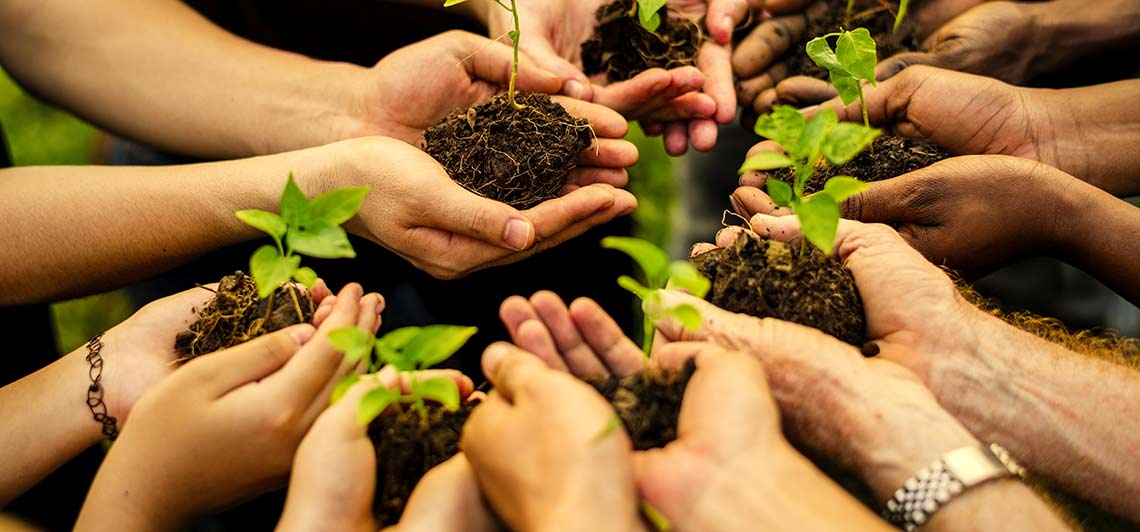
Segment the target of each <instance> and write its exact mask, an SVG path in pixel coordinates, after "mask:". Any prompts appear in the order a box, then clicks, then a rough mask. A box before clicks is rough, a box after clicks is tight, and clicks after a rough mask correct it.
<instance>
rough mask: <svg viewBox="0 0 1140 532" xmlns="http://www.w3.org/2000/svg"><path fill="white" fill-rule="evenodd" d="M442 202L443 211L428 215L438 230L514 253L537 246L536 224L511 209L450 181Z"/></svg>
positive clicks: (442, 191)
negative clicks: (535, 243)
mask: <svg viewBox="0 0 1140 532" xmlns="http://www.w3.org/2000/svg"><path fill="white" fill-rule="evenodd" d="M438 198H439V202H440V203H441V208H439V209H433V210H432V212H430V213H427V215H428V216H429V217H430V218H431V219H432V220H431V221H432V224H431V225H433V226H434V227H437V228H439V229H443V230H445V231H450V232H452V233H456V234H459V235H463V236H467V237H470V238H474V239H476V240H479V241H481V242H485V243H487V244H490V245H492V246H496V247H500V248H505V249H510V250H513V251H522V250H524V249H527V248H529V247H530V246H531V245H533V244H534V238H535V236H534V235H535V231H534V224H533V223H531V221H530V220H528V219H527V218H526V217H525V216H523V215H522V213H521V212H519V211H518V210H517V209H515V208H514V207H511V206H510V205H507V204H505V203H501V202H498V201H495V200H491V199H487V198H484V197H482V196H479V195H477V194H475V193H473V192H471V191H469V190H467V189H465V188H463V187H462V186H460V185H459V184H458V183H456V182H454V181H451V180H450V179H448V180H447V182H446V184H445V185H444V188H443V190H441V191H440V192H439V197H438Z"/></svg>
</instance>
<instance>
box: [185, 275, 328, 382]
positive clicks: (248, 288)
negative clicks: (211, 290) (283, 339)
mask: <svg viewBox="0 0 1140 532" xmlns="http://www.w3.org/2000/svg"><path fill="white" fill-rule="evenodd" d="M203 290H206V289H205V288H203ZM314 310H315V308H314V305H313V300H312V298H310V297H309V295H308V293H305V292H303V291H301V290H298V289H296V288H295V287H292V285H287V286H282V287H280V288H278V289H277V290H276V291H274V292H273V293H272V294H270V296H269V297H267V298H265V299H259V298H258V297H257V285H256V284H255V283H254V282H253V278H252V277H250V276H248V275H246V274H244V273H242V272H240V271H239V272H235V273H234V274H233V275H227V276H225V277H223V278H222V280H221V281H220V282H219V283H218V289H217V291H215V295H214V298H213V299H211V300H210V301H209V302H208V303H206V305H205V306H204V307H202V308H201V309H198V310H197V311H196V314H197V315H198V320H197V321H195V322H194V323H192V324H191V325H190V328H189V329H187V330H185V331H182V332H180V333H178V336H177V337H175V341H174V352H175V353H176V354H177V355H178V357H179V360H181V361H185V360H190V359H192V358H194V357H197V356H201V355H205V354H208V353H213V352H215V351H221V350H222V349H227V348H230V347H233V346H235V345H238V344H242V343H245V342H248V341H250V340H252V339H254V338H257V337H258V336H261V335H263V334H267V333H271V332H273V331H276V330H279V329H284V328H285V327H288V326H290V325H296V324H298V323H308V322H310V321H312V319H313V311H314Z"/></svg>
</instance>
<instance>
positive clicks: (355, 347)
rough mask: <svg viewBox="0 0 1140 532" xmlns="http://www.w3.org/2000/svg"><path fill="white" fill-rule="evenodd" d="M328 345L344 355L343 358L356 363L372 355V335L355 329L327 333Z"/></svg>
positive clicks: (346, 328) (344, 328) (345, 328)
mask: <svg viewBox="0 0 1140 532" xmlns="http://www.w3.org/2000/svg"><path fill="white" fill-rule="evenodd" d="M328 339H329V344H330V345H332V346H333V349H336V350H337V351H340V352H341V353H344V358H345V359H347V360H348V361H349V362H352V363H356V362H360V361H361V360H364V359H365V357H367V356H368V355H369V354H370V353H372V335H371V334H368V333H367V332H365V331H362V330H360V329H357V328H356V327H342V328H340V329H336V330H334V331H331V332H329V336H328Z"/></svg>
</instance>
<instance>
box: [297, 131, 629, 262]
mask: <svg viewBox="0 0 1140 532" xmlns="http://www.w3.org/2000/svg"><path fill="white" fill-rule="evenodd" d="M614 118H615V121H612V122H611V121H600V122H595V123H594V124H593V125H594V131H595V132H596V134H597V135H599V136H615V137H616V136H619V135H620V134H621V133H624V131H625V122H623V121H621V119H620V118H618V117H616V116H615V117H614ZM325 149H328V150H333V151H334V152H335V154H334V155H333V157H334V158H336V159H337V160H338V161H340V163H339V168H338V170H337V171H336V172H333V173H332V174H331V175H318V176H310V177H309V178H312V179H315V180H314V181H311V182H308V183H307V184H304V183H303V184H302V188H303V189H304V190H306V191H309V190H310V189H312V190H315V191H321V190H326V189H331V188H336V187H339V186H359V185H361V184H369V185H370V186H372V191H371V193H369V194H368V197H366V198H365V199H364V204H363V205H362V206H361V209H360V212H359V213H358V214H357V216H356V217H355V218H353V219H352V220H350V221H349V222H348V223H347V224H346V226H345V227H346V228H347V229H348V230H349V231H350V232H353V233H355V234H357V235H360V236H363V237H365V238H368V239H369V240H372V241H373V242H376V243H378V244H380V245H381V246H384V247H385V248H388V249H390V250H392V251H393V252H395V253H396V254H398V255H400V256H401V257H403V258H404V259H406V260H408V261H409V262H411V263H412V264H413V265H415V266H416V267H417V268H419V269H421V270H424V271H425V272H427V273H429V274H431V275H433V276H435V277H438V278H441V279H454V278H458V277H462V276H463V275H466V274H468V273H471V272H473V271H476V270H480V269H484V268H489V267H492V266H497V265H501V264H508V263H511V262H516V261H519V260H522V259H524V258H526V257H528V256H530V255H533V254H535V253H538V252H540V251H542V250H544V249H548V248H550V247H553V246H556V245H558V244H560V243H562V242H564V241H566V240H569V239H570V238H573V237H575V236H578V235H580V234H582V233H583V232H585V231H586V230H588V229H590V228H591V227H594V226H596V225H599V224H602V223H605V222H608V221H610V220H612V219H614V218H616V217H618V216H622V215H624V214H628V213H630V212H632V211H633V209H634V208H636V207H637V200H636V199H635V198H634V197H633V195H631V194H630V193H629V192H626V191H624V190H620V189H616V188H614V187H613V185H612V184H611V183H608V182H604V181H602V180H603V179H604V176H599V175H598V174H586V173H581V174H578V177H577V179H578V182H577V185H574V186H571V187H569V189H568V192H567V193H566V194H565V195H564V196H562V197H560V198H557V199H554V200H551V201H547V202H545V203H542V204H540V205H538V206H536V207H534V208H531V209H528V210H526V211H518V210H516V209H514V208H512V207H510V206H508V205H506V204H503V203H499V202H497V201H493V200H489V199H486V198H483V197H481V196H477V195H475V194H474V193H472V192H469V191H467V190H466V189H464V188H463V187H461V186H459V185H458V184H456V183H455V182H454V181H452V180H451V178H450V177H448V175H447V172H446V171H444V169H443V167H441V166H440V165H439V164H438V163H437V162H436V161H435V160H434V159H432V158H431V157H429V156H428V155H427V154H425V153H424V152H422V151H420V150H418V149H416V148H414V147H412V146H410V145H408V144H406V143H404V142H401V141H397V140H394V139H387V138H384V137H370V138H364V139H354V140H349V141H344V142H340V143H337V144H334V145H330V146H328V147H327V148H325ZM590 153H591V152H587V153H585V154H583V157H592V155H590ZM602 153H603V154H604V153H605V150H602ZM298 177H299V178H301V179H309V178H305V177H301V176H300V175H298ZM612 177H613V179H611V181H613V182H617V183H619V184H624V180H625V173H624V171H622V172H621V173H620V174H617V175H615V176H612Z"/></svg>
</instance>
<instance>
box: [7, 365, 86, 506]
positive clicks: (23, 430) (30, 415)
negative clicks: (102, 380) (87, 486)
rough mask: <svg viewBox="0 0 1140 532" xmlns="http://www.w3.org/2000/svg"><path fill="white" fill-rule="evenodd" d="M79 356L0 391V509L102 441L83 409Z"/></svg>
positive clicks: (83, 377)
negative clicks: (1, 459)
mask: <svg viewBox="0 0 1140 532" xmlns="http://www.w3.org/2000/svg"><path fill="white" fill-rule="evenodd" d="M85 356H86V349H85V348H80V349H78V350H76V351H75V352H73V353H71V354H70V355H67V356H65V357H63V358H61V359H59V360H58V361H56V362H55V363H53V364H52V365H50V366H48V367H46V368H44V369H41V370H40V371H37V372H36V373H33V374H32V375H29V376H27V377H25V378H23V379H20V380H19V381H16V382H14V383H12V384H9V385H8V386H5V387H4V388H0V405H3V407H2V408H0V426H3V427H4V431H3V432H2V433H0V452H2V454H3V456H4V460H3V461H0V508H3V507H4V506H5V505H7V504H8V503H9V502H11V501H12V500H13V499H15V498H16V497H18V496H19V495H20V494H21V493H23V492H24V491H27V490H28V488H31V487H32V486H34V485H36V483H38V482H39V481H41V480H43V479H44V477H46V476H47V475H49V474H50V473H51V472H52V471H55V470H56V469H58V468H59V467H60V466H62V465H63V464H65V463H67V461H68V460H71V459H72V458H74V457H75V456H76V455H78V454H79V453H80V452H82V451H83V450H84V449H87V448H88V447H91V446H92V445H94V444H96V443H98V441H99V440H100V438H102V432H101V431H102V428H103V425H102V424H101V423H98V422H96V421H95V420H94V419H93V417H92V414H91V411H90V409H88V407H87V386H88V385H89V384H90V380H89V379H88V365H87V361H86V359H85V358H84V357H85Z"/></svg>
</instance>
